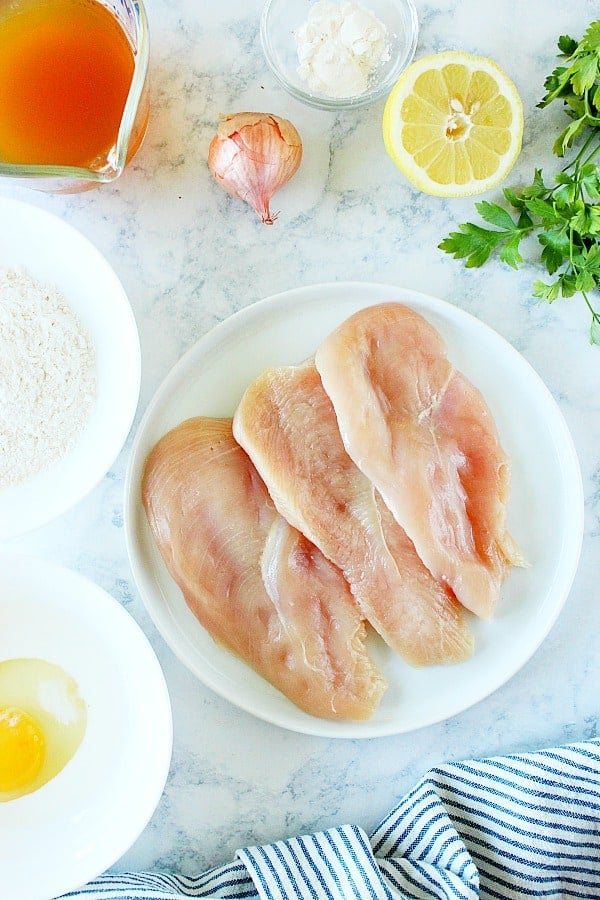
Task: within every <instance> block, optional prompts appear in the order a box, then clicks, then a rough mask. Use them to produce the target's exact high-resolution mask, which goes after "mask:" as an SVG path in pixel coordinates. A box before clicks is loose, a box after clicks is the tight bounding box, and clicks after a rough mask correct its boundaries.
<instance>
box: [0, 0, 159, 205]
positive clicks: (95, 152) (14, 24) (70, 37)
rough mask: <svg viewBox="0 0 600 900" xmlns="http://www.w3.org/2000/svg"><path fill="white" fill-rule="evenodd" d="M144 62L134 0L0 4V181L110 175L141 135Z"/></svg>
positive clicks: (80, 183) (42, 185)
mask: <svg viewBox="0 0 600 900" xmlns="http://www.w3.org/2000/svg"><path fill="white" fill-rule="evenodd" d="M148 58H149V38H148V22H147V17H146V11H145V9H144V6H143V3H142V0H0V177H6V178H11V179H13V180H17V181H18V182H19V183H21V184H24V185H26V186H27V187H32V188H37V189H39V190H45V191H56V192H62V193H68V192H76V191H81V190H86V189H88V188H90V187H94V186H95V185H97V184H100V183H102V182H109V181H113V180H114V179H115V178H118V177H119V176H120V175H121V174H122V172H123V170H124V168H125V166H126V164H127V163H128V162H129V161H130V160H131V159H132V157H133V156H134V154H135V153H136V152H137V150H138V149H139V147H140V145H141V143H142V140H143V138H144V134H145V132H146V127H147V124H148V116H149V97H148V88H147V73H148Z"/></svg>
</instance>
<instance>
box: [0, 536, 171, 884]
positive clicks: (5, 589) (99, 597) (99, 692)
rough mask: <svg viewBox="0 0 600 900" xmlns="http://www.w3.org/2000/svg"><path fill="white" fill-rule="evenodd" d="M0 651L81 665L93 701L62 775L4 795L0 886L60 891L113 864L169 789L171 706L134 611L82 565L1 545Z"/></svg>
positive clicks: (86, 695) (78, 673)
mask: <svg viewBox="0 0 600 900" xmlns="http://www.w3.org/2000/svg"><path fill="white" fill-rule="evenodd" d="M0 593H1V594H2V610H1V614H0V615H1V620H2V627H1V628H0V660H2V659H13V658H19V657H39V658H41V659H45V660H47V661H48V662H51V663H55V664H57V665H59V666H62V668H63V669H64V670H65V671H66V672H67V673H68V674H69V675H70V676H72V677H73V678H74V679H75V681H76V682H77V684H78V686H79V691H80V694H81V696H82V697H83V699H84V700H85V702H86V703H87V706H88V720H87V729H86V733H85V736H84V738H83V742H82V744H81V746H80V747H79V749H78V750H77V752H76V753H75V756H74V757H73V759H72V760H71V761H70V762H69V763H67V765H66V766H65V768H64V769H63V770H62V772H60V773H59V774H58V775H57V776H56V777H55V778H54V779H52V781H49V782H48V783H47V784H46V785H44V787H42V788H40V789H39V790H38V791H36V792H34V793H32V794H28V795H26V796H24V797H21V798H19V799H18V800H11V801H9V802H8V803H0V873H2V874H1V876H0V884H1V888H0V895H1V896H2V897H3V898H6V900H9V898H10V900H49V898H51V897H55V896H57V895H59V894H63V893H65V892H66V891H69V890H74V889H75V888H77V887H79V886H81V885H82V884H84V883H85V882H87V881H89V880H90V879H92V878H95V877H96V876H97V875H99V874H100V873H101V872H103V871H104V870H105V869H107V868H108V867H109V866H111V865H113V863H115V862H116V861H117V860H118V859H119V858H120V857H121V856H122V855H123V854H124V853H125V852H126V850H128V849H129V847H130V846H131V845H132V844H133V843H134V841H135V840H136V839H137V838H138V836H139V835H140V833H141V832H142V830H143V829H144V828H145V826H146V824H147V823H148V821H149V819H150V817H151V816H152V814H153V812H154V810H155V808H156V806H157V804H158V801H159V799H160V796H161V794H162V791H163V788H164V785H165V781H166V778H167V774H168V771H169V765H170V760H171V748H172V720H171V707H170V703H169V696H168V693H167V687H166V684H165V680H164V677H163V674H162V670H161V668H160V666H159V664H158V661H157V659H156V656H155V655H154V652H153V650H152V648H151V646H150V644H149V642H148V641H147V639H146V637H145V636H144V634H143V632H142V631H141V629H140V628H139V627H138V625H137V624H136V622H135V621H134V619H133V618H132V617H131V616H130V615H129V613H127V612H126V610H125V609H124V608H123V607H122V606H121V605H120V604H119V603H118V602H117V601H116V600H115V599H113V598H112V597H111V596H110V595H109V594H107V593H105V592H104V591H103V590H102V589H101V588H99V587H98V586H96V585H95V584H93V583H92V582H91V581H88V580H87V579H85V578H83V577H82V576H81V575H78V574H76V573H75V572H72V571H70V570H69V569H65V568H62V567H60V566H57V565H55V564H51V563H48V562H45V561H43V560H39V559H36V558H32V557H25V556H16V555H12V554H9V553H7V552H4V553H0Z"/></svg>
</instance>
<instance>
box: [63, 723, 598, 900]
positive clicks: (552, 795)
mask: <svg viewBox="0 0 600 900" xmlns="http://www.w3.org/2000/svg"><path fill="white" fill-rule="evenodd" d="M64 896H65V897H68V898H77V900H184V898H186V897H204V898H227V900H240V898H245V900H253V898H259V900H389V898H401V900H404V898H410V900H476V898H502V900H516V898H525V897H545V898H556V900H558V898H567V897H580V898H585V900H592V898H595V897H598V898H600V738H597V739H594V740H590V741H585V742H581V743H577V744H570V745H567V746H564V747H557V748H554V749H549V750H543V751H541V752H539V753H526V754H521V755H514V756H500V757H493V758H490V759H479V760H471V761H467V762H458V763H451V764H448V765H444V766H440V767H438V768H435V769H432V770H431V771H430V772H429V773H428V774H427V775H426V776H425V777H424V778H422V779H421V781H420V782H419V783H418V784H417V785H416V787H415V788H414V789H413V790H412V791H411V792H410V793H409V794H407V795H406V797H404V799H403V800H402V801H401V802H400V803H399V804H398V805H397V806H396V807H395V808H394V809H393V810H392V811H391V812H390V813H389V815H388V816H386V818H385V819H384V820H383V822H382V823H381V824H380V825H379V827H378V828H376V829H375V831H374V832H373V834H372V835H371V836H370V838H369V837H368V836H367V835H366V834H365V832H364V831H363V830H362V828H360V827H359V826H358V825H342V826H341V827H339V828H331V829H329V830H327V831H322V832H318V833H315V834H309V835H304V836H302V837H296V838H293V839H291V840H285V841H278V842H277V843H274V844H268V845H265V846H256V847H245V848H244V849H243V850H238V851H237V854H236V858H235V860H234V861H233V862H232V863H231V864H230V865H226V866H220V867H219V868H215V869H211V870H210V871H208V872H206V873H204V874H203V875H200V876H198V877H197V878H187V877H184V876H179V875H158V874H150V873H139V874H132V873H128V874H125V875H112V874H111V875H104V876H102V877H100V878H98V879H97V880H95V881H94V882H91V883H90V884H88V885H86V886H85V887H84V888H81V889H79V890H78V891H75V892H73V893H70V894H65V895H64Z"/></svg>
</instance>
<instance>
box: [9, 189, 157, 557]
mask: <svg viewBox="0 0 600 900" xmlns="http://www.w3.org/2000/svg"><path fill="white" fill-rule="evenodd" d="M0 268H2V269H4V268H17V269H24V270H25V271H27V272H28V273H29V274H30V275H31V276H32V277H33V278H35V279H36V280H39V281H42V282H49V283H50V284H53V285H55V286H56V287H58V289H59V290H60V291H61V293H62V294H63V295H64V297H65V299H66V301H67V303H68V304H69V306H70V307H71V309H72V310H73V311H74V312H75V314H76V315H77V316H78V317H79V320H80V321H81V323H82V324H83V325H84V327H85V328H86V329H87V331H88V333H89V334H90V336H91V338H92V340H93V342H94V346H95V350H96V378H97V397H96V404H95V407H94V409H93V411H92V413H91V416H90V418H89V419H88V422H87V424H86V427H85V429H84V431H83V432H82V434H81V437H80V439H79V440H78V442H77V444H76V446H75V447H74V448H73V450H72V451H71V452H70V453H69V454H68V455H67V456H65V457H64V458H63V459H62V460H60V461H59V462H57V463H56V464H55V465H53V466H52V467H51V468H49V469H48V470H46V471H45V472H40V473H39V474H38V475H36V476H34V477H33V478H30V479H29V480H27V481H26V482H23V483H22V484H18V485H11V486H9V487H6V488H2V489H0V540H6V539H8V538H12V537H16V536H17V535H20V534H23V533H25V532H27V531H30V530H31V529H33V528H37V527H39V526H40V525H44V524H46V523H47V522H49V521H51V520H52V519H54V518H56V517H57V516H59V515H61V514H62V513H63V512H65V511H66V510H67V509H69V508H70V507H71V506H74V505H75V503H77V502H78V501H79V500H81V499H82V498H83V497H85V496H86V494H88V493H89V492H90V491H91V490H92V489H93V488H94V487H95V486H96V484H97V483H98V482H99V481H100V479H101V478H102V477H103V476H104V475H105V474H106V472H107V471H108V469H109V468H110V466H111V465H112V463H113V462H114V460H115V459H116V457H117V456H118V454H119V452H120V450H121V448H122V447H123V444H124V443H125V440H126V438H127V435H128V433H129V430H130V428H131V423H132V422H133V417H134V415H135V411H136V408H137V403H138V398H139V391H140V344H139V338H138V332H137V327H136V323H135V319H134V316H133V312H132V310H131V306H130V305H129V300H128V299H127V295H126V294H125V291H124V289H123V286H122V285H121V282H120V281H119V279H118V278H117V276H116V274H115V273H114V271H113V270H112V268H111V267H110V266H109V264H108V262H107V261H106V260H105V259H104V257H103V256H102V254H101V253H100V252H99V251H98V250H97V249H96V248H95V247H94V246H93V244H91V243H90V242H89V241H88V240H87V238H85V237H84V236H83V235H82V234H80V233H79V232H78V231H77V230H76V229H75V228H73V227H72V226H71V225H68V224H67V223H66V222H63V220H62V219H59V218H58V216H55V215H53V214H52V213H49V212H46V211H45V210H43V209H40V208H38V207H35V206H31V205H29V204H28V203H23V202H21V201H20V200H9V199H6V198H0Z"/></svg>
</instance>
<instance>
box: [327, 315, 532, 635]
mask: <svg viewBox="0 0 600 900" xmlns="http://www.w3.org/2000/svg"><path fill="white" fill-rule="evenodd" d="M315 364H316V367H317V369H318V371H319V373H320V375H321V379H322V382H323V386H324V388H325V390H326V392H327V394H328V395H329V397H330V398H331V401H332V403H333V406H334V409H335V413H336V416H337V421H338V424H339V428H340V432H341V435H342V438H343V442H344V446H345V448H346V450H347V452H348V454H349V456H351V457H352V459H353V460H354V462H355V463H356V465H357V466H358V467H359V468H360V469H361V471H362V472H364V474H365V475H366V477H367V478H369V479H370V480H371V481H372V482H373V484H374V485H375V487H376V488H377V490H378V491H379V493H380V494H381V496H382V498H383V500H384V502H385V504H386V505H387V506H388V507H389V509H390V510H391V511H392V513H393V515H394V517H395V519H396V520H397V522H398V523H399V524H400V525H401V526H402V527H403V528H404V529H405V531H406V532H407V534H408V535H409V537H410V538H411V540H412V541H413V543H414V545H415V547H416V550H417V552H418V554H419V556H420V557H421V559H422V560H423V562H424V563H425V565H426V566H427V568H428V569H429V570H430V571H431V572H432V573H433V575H434V576H435V577H436V578H438V579H439V580H441V581H442V582H444V583H445V584H447V585H448V586H449V587H450V588H451V590H452V591H453V592H454V594H455V595H456V597H457V598H458V600H459V601H460V602H461V603H462V604H464V606H465V607H467V608H468V609H470V610H471V611H472V612H474V613H476V614H477V615H479V616H481V617H484V618H490V617H491V616H492V614H493V612H494V610H495V608H496V606H497V603H498V599H499V596H500V589H501V585H502V583H503V581H504V579H505V577H506V575H507V573H508V571H509V569H510V567H511V566H512V565H522V564H523V558H522V556H521V554H520V552H519V550H518V548H517V547H516V544H515V543H514V541H513V540H512V538H511V537H510V535H509V533H508V531H507V528H506V504H507V501H508V497H509V491H510V461H509V459H508V457H507V455H506V453H505V451H504V450H503V448H502V446H501V444H500V440H499V436H498V432H497V429H496V425H495V423H494V420H493V417H492V414H491V412H490V410H489V408H488V406H487V404H486V402H485V400H484V398H483V396H482V395H481V393H480V391H479V390H478V389H477V388H476V387H475V386H474V385H473V384H471V382H470V381H468V379H467V378H465V376H464V375H462V374H461V373H460V372H458V371H457V370H456V369H455V368H454V367H453V365H452V364H451V362H450V361H449V359H448V357H447V354H446V347H445V344H444V341H443V339H442V337H441V335H440V334H439V333H438V331H437V330H436V329H435V328H434V327H433V326H432V325H431V324H430V323H429V322H428V321H427V320H426V319H425V318H424V317H423V316H421V315H420V314H419V313H417V312H416V311H415V310H413V309H410V308H409V307H407V306H405V305H404V304H401V303H384V304H378V305H375V306H371V307H367V308H365V309H362V310H360V311H359V312H357V313H355V314H354V315H352V316H350V317H349V318H348V319H346V320H345V321H344V322H343V323H342V324H341V325H340V326H339V327H338V328H336V329H335V330H334V331H333V332H332V333H331V334H330V335H329V336H328V337H327V338H326V339H325V340H324V341H323V342H322V344H321V345H320V346H319V348H318V349H317V352H316V355H315Z"/></svg>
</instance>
